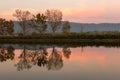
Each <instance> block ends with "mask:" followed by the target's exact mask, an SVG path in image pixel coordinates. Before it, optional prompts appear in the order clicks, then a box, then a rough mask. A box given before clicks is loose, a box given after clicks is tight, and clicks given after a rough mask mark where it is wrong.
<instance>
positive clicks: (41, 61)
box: [37, 47, 48, 67]
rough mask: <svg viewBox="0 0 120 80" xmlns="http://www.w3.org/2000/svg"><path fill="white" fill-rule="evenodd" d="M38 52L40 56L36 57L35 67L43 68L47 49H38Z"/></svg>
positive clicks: (45, 62)
mask: <svg viewBox="0 0 120 80" xmlns="http://www.w3.org/2000/svg"><path fill="white" fill-rule="evenodd" d="M39 51H40V55H39V56H38V63H37V65H38V66H40V67H41V66H45V65H46V64H47V62H48V61H47V55H48V52H47V49H45V48H42V47H41V48H40V49H39Z"/></svg>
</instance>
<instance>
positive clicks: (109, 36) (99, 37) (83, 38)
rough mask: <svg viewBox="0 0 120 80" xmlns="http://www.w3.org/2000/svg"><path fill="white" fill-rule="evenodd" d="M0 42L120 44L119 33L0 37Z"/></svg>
mask: <svg viewBox="0 0 120 80" xmlns="http://www.w3.org/2000/svg"><path fill="white" fill-rule="evenodd" d="M0 42H4V43H6V42H9V43H19V42H20V43H42V42H48V43H70V42H79V43H81V42H107V43H108V42H109V43H111V42H114V43H119V42H120V32H117V31H114V32H82V33H67V34H64V33H56V34H33V35H25V36H0Z"/></svg>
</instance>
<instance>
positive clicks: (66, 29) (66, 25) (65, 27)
mask: <svg viewBox="0 0 120 80" xmlns="http://www.w3.org/2000/svg"><path fill="white" fill-rule="evenodd" d="M70 28H71V26H70V23H69V21H65V22H64V24H63V27H62V31H63V33H68V32H70Z"/></svg>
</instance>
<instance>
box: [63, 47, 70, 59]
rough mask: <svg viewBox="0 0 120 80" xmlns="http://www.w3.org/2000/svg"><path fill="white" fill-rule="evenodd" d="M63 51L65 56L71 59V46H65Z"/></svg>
mask: <svg viewBox="0 0 120 80" xmlns="http://www.w3.org/2000/svg"><path fill="white" fill-rule="evenodd" d="M62 51H63V55H64V57H65V58H67V59H69V58H70V55H71V50H70V48H67V47H64V48H63V50H62Z"/></svg>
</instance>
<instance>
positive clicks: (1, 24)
mask: <svg viewBox="0 0 120 80" xmlns="http://www.w3.org/2000/svg"><path fill="white" fill-rule="evenodd" d="M5 22H6V20H5V19H2V18H0V35H4V33H5V31H6V26H5Z"/></svg>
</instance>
